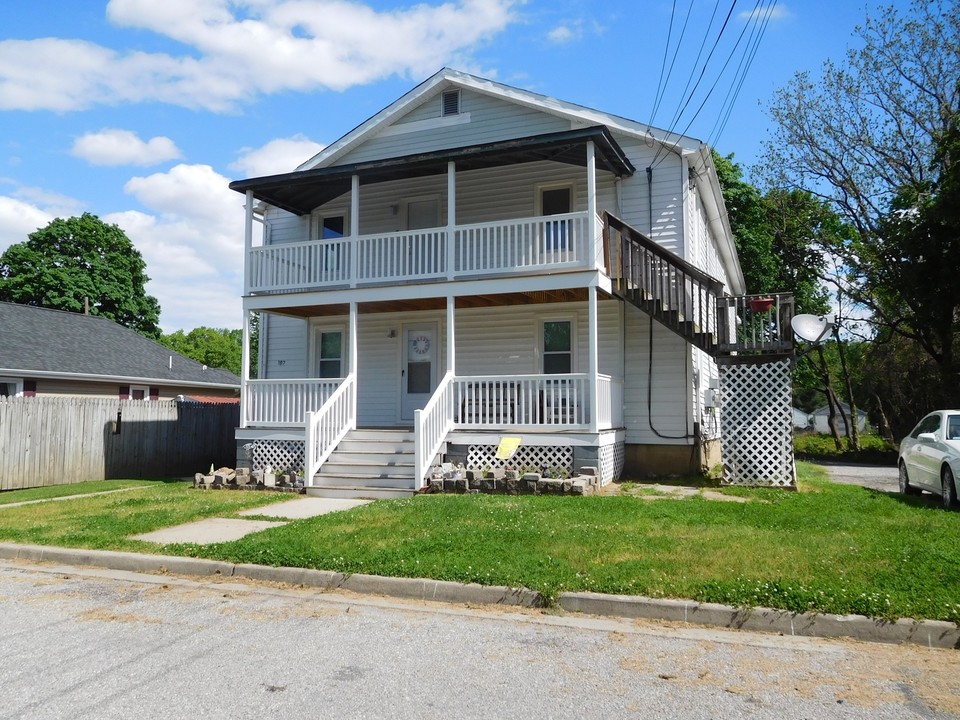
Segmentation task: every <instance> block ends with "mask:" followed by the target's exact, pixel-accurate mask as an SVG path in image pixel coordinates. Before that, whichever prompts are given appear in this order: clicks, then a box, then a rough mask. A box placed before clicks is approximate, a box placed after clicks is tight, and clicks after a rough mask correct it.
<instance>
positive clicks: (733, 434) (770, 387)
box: [720, 360, 796, 487]
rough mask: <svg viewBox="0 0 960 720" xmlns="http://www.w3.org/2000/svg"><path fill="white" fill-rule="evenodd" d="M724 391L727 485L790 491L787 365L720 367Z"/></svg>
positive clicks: (783, 362)
mask: <svg viewBox="0 0 960 720" xmlns="http://www.w3.org/2000/svg"><path fill="white" fill-rule="evenodd" d="M720 393H721V397H722V399H723V402H722V405H721V410H720V437H721V440H720V446H721V454H722V458H723V482H724V484H727V485H753V486H768V487H792V486H793V485H794V484H795V482H796V471H795V467H794V464H793V410H792V407H793V406H792V403H791V400H792V398H791V376H790V363H789V361H788V360H780V361H776V362H766V363H756V364H753V363H749V364H742V365H721V366H720Z"/></svg>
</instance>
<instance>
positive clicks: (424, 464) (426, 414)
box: [413, 373, 454, 490]
mask: <svg viewBox="0 0 960 720" xmlns="http://www.w3.org/2000/svg"><path fill="white" fill-rule="evenodd" d="M453 379H454V378H453V375H452V374H451V373H447V374H446V375H445V376H444V378H443V380H441V381H440V384H439V385H438V386H437V389H436V390H435V391H434V393H433V395H432V396H431V398H430V401H429V402H428V403H427V404H426V406H425V407H424V408H423V410H417V411H416V412H414V414H413V432H414V447H415V449H416V462H415V464H414V468H415V470H414V476H413V479H414V487H415V488H416V489H417V490H419V489H420V488H422V487H423V486H424V480H425V478H426V475H427V472H428V471H429V470H430V463H431V462H433V458H434V457H436V455H437V453H438V452H439V451H440V446H441V445H443V441H444V440H445V439H446V437H447V433H449V432H450V431H451V430H452V429H453V388H454V385H453Z"/></svg>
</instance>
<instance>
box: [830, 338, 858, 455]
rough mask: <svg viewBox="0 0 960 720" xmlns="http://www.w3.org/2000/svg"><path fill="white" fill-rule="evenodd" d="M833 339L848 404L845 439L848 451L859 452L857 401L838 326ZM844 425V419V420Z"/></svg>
mask: <svg viewBox="0 0 960 720" xmlns="http://www.w3.org/2000/svg"><path fill="white" fill-rule="evenodd" d="M833 334H834V337H835V338H836V339H837V354H838V355H839V356H840V371H841V372H842V373H843V382H844V384H845V385H846V386H847V402H848V403H849V404H850V422H849V423H847V439H848V440H849V443H850V449H851V450H856V451H859V450H860V449H861V448H860V422H859V420H860V418H859V413H858V412H857V401H856V400H854V399H853V383H852V382H850V371H849V370H848V369H847V353H846V351H844V349H843V341H842V340H841V339H840V329H839V325H835V326H834V328H833ZM844 422H845V423H846V418H844Z"/></svg>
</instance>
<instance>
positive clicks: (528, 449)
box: [467, 445, 573, 473]
mask: <svg viewBox="0 0 960 720" xmlns="http://www.w3.org/2000/svg"><path fill="white" fill-rule="evenodd" d="M496 454H497V446H496V445H471V446H470V447H469V449H468V450H467V467H468V468H477V469H480V470H483V469H484V468H488V467H489V468H498V467H503V466H504V465H506V464H507V463H510V464H511V465H512V466H513V467H515V468H517V469H520V470H523V469H524V468H528V467H535V468H537V469H538V470H539V469H540V468H543V467H546V468H559V469H561V470H565V471H566V472H567V473H570V472H572V471H573V448H572V447H570V446H569V445H560V446H553V445H521V446H520V447H519V448H517V452H515V453H514V455H513V457H512V458H511V459H510V460H498V459H497V458H496Z"/></svg>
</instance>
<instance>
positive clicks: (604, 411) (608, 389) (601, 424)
mask: <svg viewBox="0 0 960 720" xmlns="http://www.w3.org/2000/svg"><path fill="white" fill-rule="evenodd" d="M597 427H598V429H600V430H608V429H610V428H619V427H623V381H622V380H617V379H615V378H612V377H610V376H609V375H598V376H597Z"/></svg>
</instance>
